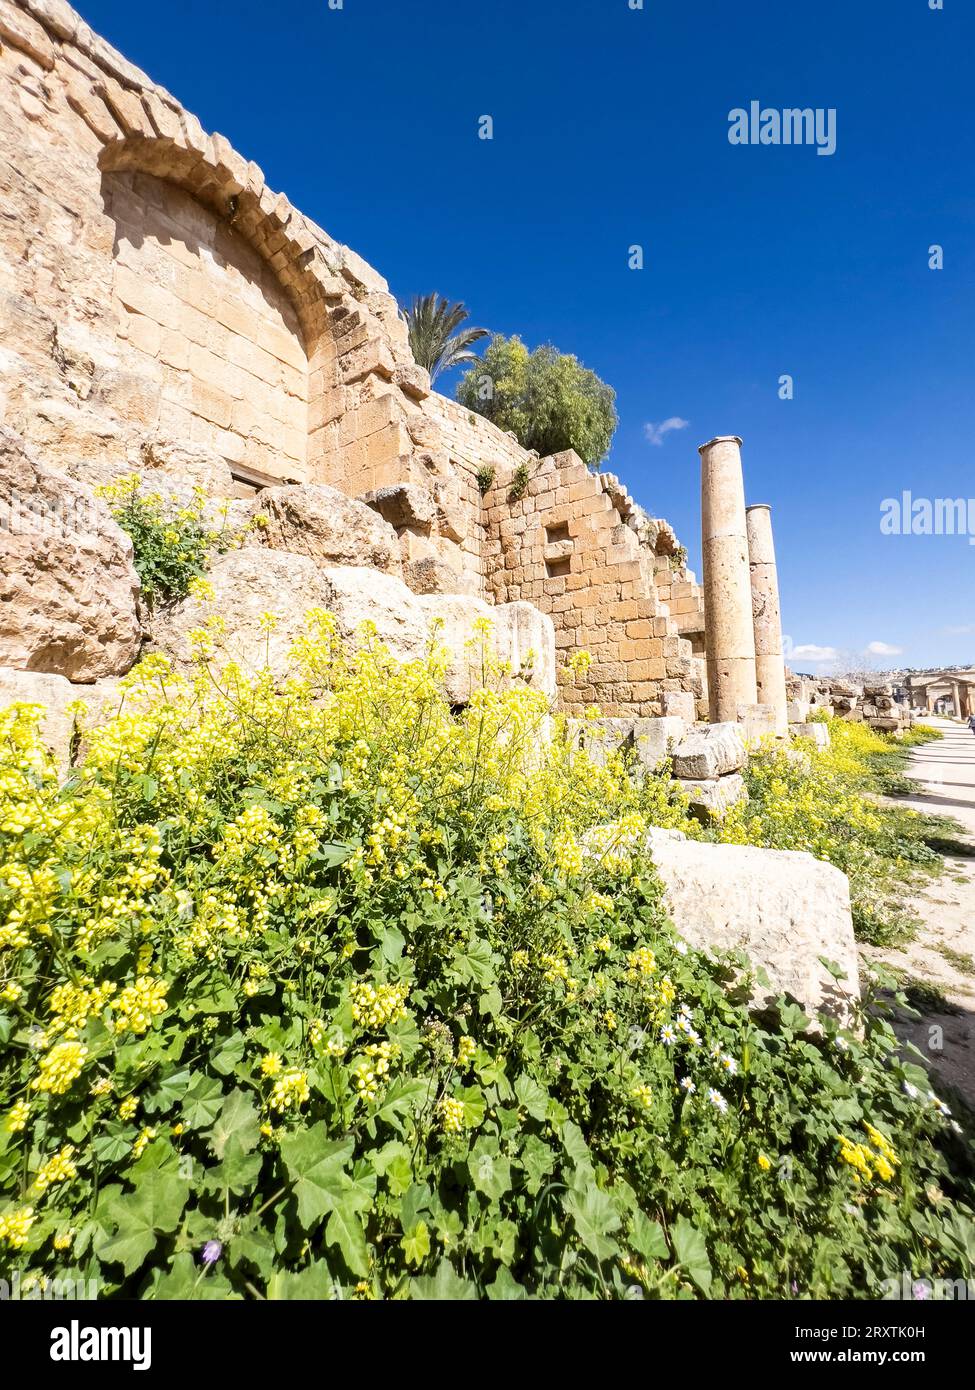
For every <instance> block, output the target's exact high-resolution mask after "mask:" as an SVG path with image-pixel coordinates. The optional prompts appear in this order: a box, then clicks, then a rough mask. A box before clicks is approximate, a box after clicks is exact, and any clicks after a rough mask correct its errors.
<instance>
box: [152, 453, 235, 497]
mask: <svg viewBox="0 0 975 1390" xmlns="http://www.w3.org/2000/svg"><path fill="white" fill-rule="evenodd" d="M140 472H142V473H143V474H144V476H145V478H146V482H147V484H148V485H150V486H151V484H152V483H153V482H154V481H155V479H154V476H153V475H154V474H163V475H164V476H166V477H168V478H173V479H176V480H177V481H178V482H180V483H181V484H182V485H183V486H185V487H188V488H197V487H199V488H202V489H203V491H204V492H205V493H206V495H207V496H208V497H215V498H229V497H233V495H234V479H233V474H232V473H231V471H230V465H229V464H228V463H227V461H226V459H224V458H221V457H220V456H219V455H217V454H214V453H212V452H211V451H210V450H209V449H204V448H202V447H199V446H197V445H192V444H173V443H170V442H168V441H167V440H164V439H150V440H147V441H146V443H145V444H144V445H143V446H142V452H141V463H140Z"/></svg>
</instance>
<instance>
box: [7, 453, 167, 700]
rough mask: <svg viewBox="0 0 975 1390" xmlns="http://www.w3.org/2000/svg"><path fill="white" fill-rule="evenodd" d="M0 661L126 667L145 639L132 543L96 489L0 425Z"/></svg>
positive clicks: (73, 670) (68, 668) (73, 677)
mask: <svg viewBox="0 0 975 1390" xmlns="http://www.w3.org/2000/svg"><path fill="white" fill-rule="evenodd" d="M0 508H2V511H3V514H4V532H5V534H4V535H3V544H2V545H0V663H2V664H3V665H5V666H13V667H16V668H17V669H19V670H25V671H43V672H47V673H49V674H51V675H58V676H64V677H66V678H67V679H68V680H70V681H74V682H76V683H78V682H93V681H96V680H98V679H100V678H101V677H102V676H113V675H123V674H124V673H125V672H126V671H127V670H128V669H129V667H130V666H131V665H132V663H133V661H134V660H135V658H136V656H137V655H138V652H139V647H140V645H141V643H142V623H141V621H140V617H139V607H138V603H139V577H138V575H137V574H136V572H135V569H134V567H133V564H132V542H131V541H130V540H129V537H128V536H127V535H126V534H125V532H124V531H122V530H121V528H120V527H119V526H118V525H117V524H116V523H115V521H114V520H113V518H112V516H111V514H110V512H109V510H108V507H107V506H106V505H105V503H104V502H103V501H101V500H100V499H99V498H96V497H95V495H94V494H93V493H92V492H91V490H90V489H89V488H87V487H84V486H83V485H81V484H80V483H76V482H74V481H73V480H72V479H70V478H67V477H65V476H64V475H63V474H59V473H50V472H48V470H47V469H46V468H43V467H41V465H40V464H39V463H38V462H37V461H36V459H35V457H34V455H33V453H32V451H30V450H29V449H28V448H27V446H26V445H25V444H24V441H23V440H22V439H21V438H20V436H19V435H17V434H15V433H14V432H13V431H12V430H9V429H6V428H3V427H0Z"/></svg>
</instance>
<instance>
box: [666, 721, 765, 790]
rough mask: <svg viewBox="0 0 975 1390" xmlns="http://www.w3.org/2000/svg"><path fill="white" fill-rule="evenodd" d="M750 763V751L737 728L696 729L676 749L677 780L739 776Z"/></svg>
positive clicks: (732, 726)
mask: <svg viewBox="0 0 975 1390" xmlns="http://www.w3.org/2000/svg"><path fill="white" fill-rule="evenodd" d="M747 761H748V750H747V748H746V746H745V740H744V737H743V736H742V731H741V728H740V727H739V726H738V725H737V724H708V725H707V726H706V727H704V728H702V729H693V730H692V731H691V732H690V733H689V734H688V735H687V736H686V737H685V738H683V739H681V741H680V743H679V744H678V745H677V747H676V748H675V749H674V776H675V777H679V778H680V779H681V780H683V779H684V778H685V777H687V778H690V779H692V780H693V781H704V780H707V779H709V778H712V777H720V776H721V775H722V774H723V773H726V772H738V771H739V770H740V769H741V768H743V767H744V766H745V763H746V762H747Z"/></svg>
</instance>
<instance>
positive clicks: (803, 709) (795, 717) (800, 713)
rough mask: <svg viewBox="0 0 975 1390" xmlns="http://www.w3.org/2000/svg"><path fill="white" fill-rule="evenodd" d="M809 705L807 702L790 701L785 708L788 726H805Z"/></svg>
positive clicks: (807, 720) (807, 719)
mask: <svg viewBox="0 0 975 1390" xmlns="http://www.w3.org/2000/svg"><path fill="white" fill-rule="evenodd" d="M810 708H811V707H810V704H809V701H808V700H790V701H789V703H788V705H787V706H786V712H787V714H788V716H789V723H790V724H807V723H808V722H809V711H810Z"/></svg>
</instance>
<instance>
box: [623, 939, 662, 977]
mask: <svg viewBox="0 0 975 1390" xmlns="http://www.w3.org/2000/svg"><path fill="white" fill-rule="evenodd" d="M628 965H629V970H628V972H627V973H628V975H629V977H630V979H631V980H639V979H643V980H647V979H649V978H650V976H651V975H655V974H656V971H657V957H656V956H655V955H654V953H653V952H652V951H651V950H650V949H649V947H647V946H641V947H639V949H638V950H636V951H633V952H631V954H630V957H629V961H628Z"/></svg>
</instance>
